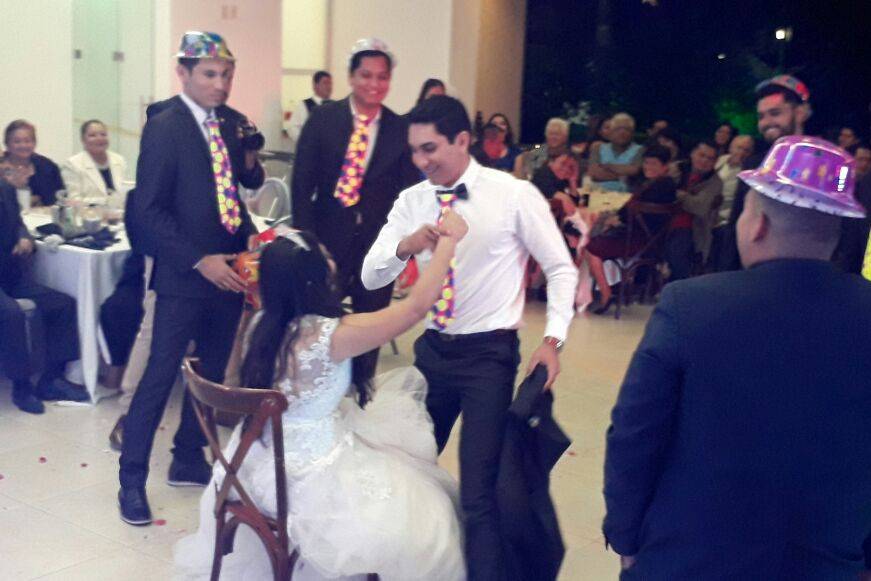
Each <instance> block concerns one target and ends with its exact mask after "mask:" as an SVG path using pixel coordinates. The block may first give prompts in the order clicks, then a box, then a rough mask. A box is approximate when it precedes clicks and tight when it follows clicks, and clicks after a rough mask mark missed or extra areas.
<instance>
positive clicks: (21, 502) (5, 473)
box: [0, 303, 650, 581]
mask: <svg viewBox="0 0 871 581" xmlns="http://www.w3.org/2000/svg"><path fill="white" fill-rule="evenodd" d="M649 314H650V309H649V308H648V307H639V306H637V305H636V306H632V307H631V308H630V309H629V310H628V311H627V312H626V313H625V315H624V316H623V318H622V319H621V320H620V321H615V320H614V319H613V318H612V317H596V316H580V317H578V318H576V319H575V322H574V324H573V326H572V329H571V332H570V336H569V339H568V341H567V346H566V350H565V352H564V353H563V355H562V366H563V372H562V376H561V377H560V379H559V381H558V382H557V386H556V391H555V393H556V414H557V417H558V420H559V421H560V423H561V424H562V426H563V428H564V429H565V430H566V432H567V433H568V434H569V436H570V437H571V438H572V439H573V441H574V443H573V445H572V447H571V448H570V449H569V452H568V453H567V454H566V455H565V456H564V457H563V458H562V459H561V460H560V462H559V464H558V465H557V467H556V469H555V471H554V473H553V481H552V488H551V491H552V494H553V497H554V499H555V502H556V506H557V511H558V514H559V517H560V524H561V527H562V531H563V537H564V539H565V542H566V547H567V552H566V558H565V562H564V564H563V569H562V574H561V577H560V578H561V579H564V580H571V581H584V580H596V581H600V580H603V579H616V577H617V572H618V565H617V558H616V557H615V556H614V554H613V553H608V552H606V551H605V550H604V547H603V543H602V539H601V535H600V532H599V526H600V524H601V521H602V517H603V515H604V504H603V500H602V494H601V489H602V462H603V458H604V434H605V429H606V427H607V425H608V414H609V412H610V409H611V406H612V405H613V403H614V399H615V397H616V394H617V390H618V388H619V384H620V380H621V379H622V376H623V373H624V371H625V369H626V365H627V363H628V361H629V358H630V356H631V354H632V351H633V350H634V348H635V346H636V344H637V343H638V340H639V338H640V336H641V333H642V331H643V328H644V323H645V322H646V320H647V317H648V316H649ZM527 322H528V327H527V328H526V329H524V330H523V331H522V332H521V336H522V350H523V355H524V361H526V359H527V358H528V356H529V354H530V353H531V351H532V349H533V348H534V347H535V346H536V345H537V344H538V341H539V338H540V337H541V334H542V330H543V327H544V305H543V304H542V303H532V304H530V305H529V306H528V307H527ZM418 334H419V329H415V330H413V331H411V332H409V333H407V334H406V335H404V336H403V337H401V338H400V339H399V341H398V344H399V349H400V354H399V355H398V356H394V355H392V353H391V352H390V350H389V349H384V350H383V351H382V353H383V354H382V358H381V368H382V370H387V369H391V368H393V367H398V366H404V365H409V364H410V363H411V360H412V355H411V344H412V342H413V340H414V339H415V338H416V337H417V336H418ZM524 364H525V363H524ZM178 405H179V399H178V394H177V393H176V394H174V396H173V399H172V400H171V403H170V406H169V408H170V409H169V410H168V413H167V417H166V419H165V421H164V423H163V425H161V428H160V431H159V432H158V434H157V439H156V441H155V445H154V455H153V457H152V461H151V474H152V478H151V480H150V482H149V485H148V496H149V499H150V502H151V508H152V510H153V512H154V516H155V519H160V520H158V521H155V523H156V524H155V525H154V526H150V527H145V528H135V527H130V526H128V525H125V524H124V523H122V522H121V521H120V520H119V519H118V513H117V508H116V500H115V498H116V492H117V488H118V485H117V467H118V456H117V454H116V453H114V452H112V451H111V450H109V447H108V435H109V431H110V430H111V428H112V426H113V424H114V422H115V420H116V418H117V415H118V409H119V408H118V403H117V400H107V401H103V402H101V403H100V405H98V406H96V407H60V406H57V405H50V406H49V407H48V410H47V412H46V414H45V415H42V416H31V415H28V414H24V413H21V412H19V411H18V410H17V409H15V408H14V406H13V405H12V403H11V401H10V394H9V385H8V384H7V383H5V382H0V531H2V532H0V580H3V581H14V580H19V579H21V580H24V579H51V580H64V581H72V580H76V579H87V580H88V581H98V580H104V579H105V580H121V579H123V580H125V581H139V580H142V581H145V580H162V579H169V578H170V577H171V560H172V545H173V543H174V542H175V541H176V540H178V539H179V538H180V537H182V536H183V535H185V534H186V533H188V532H190V530H191V528H192V527H194V526H195V523H196V522H197V499H198V497H199V494H200V491H199V490H197V489H178V488H170V487H168V486H167V485H166V484H165V483H164V478H165V473H166V470H167V467H168V464H169V461H170V453H169V449H170V447H171V439H172V434H173V433H174V426H175V423H176V422H177V418H178ZM442 462H443V464H444V466H445V467H446V468H447V469H448V470H450V471H451V472H453V473H454V474H456V467H457V462H456V440H455V439H452V441H451V443H450V444H449V445H448V449H447V450H446V452H445V454H444V455H443V457H442ZM158 523H159V526H158Z"/></svg>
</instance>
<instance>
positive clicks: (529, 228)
mask: <svg viewBox="0 0 871 581" xmlns="http://www.w3.org/2000/svg"><path fill="white" fill-rule="evenodd" d="M409 123H410V126H409V143H410V145H411V149H412V154H413V160H414V164H415V165H416V166H417V167H418V169H420V170H421V171H423V172H424V174H426V176H427V179H426V180H425V181H423V182H421V183H419V184H417V185H415V186H413V187H411V188H408V189H406V190H405V191H403V192H402V193H401V194H400V195H399V198H398V199H397V201H396V202H395V204H394V205H393V209H392V210H391V212H390V214H389V216H388V218H387V224H386V225H385V226H384V228H383V229H382V230H381V232H380V234H379V235H378V238H377V240H376V241H375V244H374V245H373V246H372V248H371V249H370V250H369V253H368V254H367V256H366V258H365V260H364V262H363V270H362V275H361V279H362V282H363V284H364V286H366V288H368V289H376V288H380V287H383V286H385V285H388V284H390V283H391V282H392V281H393V280H394V279H395V278H396V277H397V276H398V275H399V273H400V272H402V270H403V269H404V268H405V264H406V262H407V261H408V259H409V258H410V257H411V256H417V260H418V263H419V264H420V266H421V268H425V267H426V265H427V263H428V261H429V258H430V256H431V251H432V249H433V248H434V246H435V243H436V241H437V240H438V236H439V229H438V218H439V216H440V212H441V211H443V210H445V209H446V208H447V207H452V208H453V209H454V210H455V211H457V212H458V213H459V214H460V215H461V216H463V218H465V220H466V221H467V222H468V224H469V233H468V235H467V237H466V239H465V240H463V242H462V243H461V244H460V245H459V246H458V248H457V256H456V258H455V263H454V265H453V267H452V272H451V273H449V275H448V277H447V278H446V280H445V287H444V288H443V295H442V299H441V300H440V301H439V302H438V303H437V304H436V305H434V308H433V312H432V313H431V317H430V319H429V323H428V325H427V330H426V331H425V332H424V334H423V335H422V336H421V337H420V338H419V339H418V340H417V342H416V343H415V365H416V366H417V367H418V368H419V369H420V370H421V372H422V373H423V374H424V376H425V377H426V379H427V382H428V384H429V391H428V394H427V408H428V410H429V413H430V415H431V416H432V418H433V422H434V424H435V436H436V441H437V443H438V446H439V450H440V451H441V450H442V449H443V448H444V446H445V444H446V443H447V441H448V437H449V436H450V433H451V429H452V427H453V425H454V423H455V422H456V420H457V417H458V416H459V414H460V413H461V412H462V414H463V424H462V431H461V434H460V475H461V480H460V496H461V501H462V505H463V511H464V513H465V527H466V559H467V565H468V567H469V578H470V579H472V580H479V579H487V580H490V579H493V580H497V579H498V580H501V579H504V578H505V575H506V571H505V570H504V560H503V559H501V558H500V557H499V554H500V552H501V551H502V545H501V543H502V541H501V533H500V530H499V515H498V512H497V507H496V498H495V484H496V476H497V471H498V464H499V455H500V452H501V449H502V440H503V436H504V432H505V417H506V411H507V409H508V406H509V405H510V403H511V397H512V394H513V390H514V382H515V379H516V374H517V367H518V365H519V363H520V352H519V341H518V337H517V329H518V328H519V327H520V326H521V325H522V316H523V307H524V294H525V293H524V290H525V289H524V273H525V269H526V262H527V259H528V258H529V256H530V255H532V256H533V257H534V258H535V260H536V261H537V262H538V263H539V264H541V266H542V269H543V271H544V273H545V275H546V276H547V283H548V305H547V307H548V308H547V327H546V329H545V337H544V339H543V342H542V344H541V345H540V346H539V347H538V349H537V350H536V351H535V353H533V355H532V358H531V361H530V364H529V370H531V369H532V368H533V367H535V365H536V364H538V363H542V364H544V365H545V366H546V367H547V369H548V381H547V387H548V388H549V387H550V386H551V385H552V384H553V381H554V379H556V376H557V374H558V373H559V357H558V352H559V350H560V348H561V347H562V344H563V341H564V340H565V338H566V333H567V331H568V326H569V323H570V322H571V319H572V316H573V314H574V310H573V297H574V292H575V287H576V284H577V273H576V270H575V268H574V266H573V264H572V261H571V258H570V256H569V253H568V250H567V249H566V246H565V243H564V242H563V239H562V236H561V235H560V233H559V230H558V228H557V225H556V223H555V222H554V219H553V217H552V216H551V213H550V210H549V208H548V204H547V202H546V201H545V199H544V197H543V196H542V195H541V193H540V192H539V191H538V190H537V189H536V188H535V187H534V186H533V185H531V184H530V183H529V182H526V181H521V180H518V179H516V178H514V177H512V176H511V175H509V174H506V173H504V172H500V171H497V170H493V169H488V168H485V167H482V166H481V165H479V164H478V163H477V162H476V161H475V160H474V159H472V158H471V156H470V155H469V142H470V139H471V125H470V123H469V117H468V114H467V112H466V109H465V107H464V106H463V104H462V103H461V102H460V101H459V100H457V99H454V98H452V97H446V96H436V97H432V98H430V99H428V100H426V101H424V102H423V103H421V104H420V105H418V106H417V107H415V108H414V109H413V110H412V112H411V113H410V114H409Z"/></svg>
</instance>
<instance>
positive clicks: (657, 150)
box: [641, 143, 671, 164]
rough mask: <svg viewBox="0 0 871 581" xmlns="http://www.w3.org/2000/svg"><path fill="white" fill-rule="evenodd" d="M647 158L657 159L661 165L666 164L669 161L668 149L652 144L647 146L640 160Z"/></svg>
mask: <svg viewBox="0 0 871 581" xmlns="http://www.w3.org/2000/svg"><path fill="white" fill-rule="evenodd" d="M648 157H652V158H654V159H658V160H659V161H660V162H662V163H663V164H667V163H668V162H669V161H671V151H669V149H668V148H667V147H665V146H664V145H659V144H658V143H654V144H652V145H650V146H648V147H647V148H646V149H645V150H644V153H643V154H642V155H641V158H642V159H646V158H648Z"/></svg>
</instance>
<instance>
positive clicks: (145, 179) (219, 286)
mask: <svg viewBox="0 0 871 581" xmlns="http://www.w3.org/2000/svg"><path fill="white" fill-rule="evenodd" d="M177 56H178V59H179V64H178V67H177V69H176V71H177V73H178V76H179V79H180V80H181V83H182V87H183V92H182V94H181V95H178V96H177V97H174V98H172V99H170V100H168V101H164V102H163V103H161V105H160V106H159V107H155V108H154V109H152V111H151V112H150V113H151V115H150V116H149V119H148V122H147V123H146V124H145V129H144V130H143V133H142V143H141V146H140V153H139V162H138V165H137V168H136V190H135V191H134V192H133V193H132V194H131V195H132V196H133V198H132V201H131V213H132V214H133V216H132V222H133V223H132V224H131V225H130V226H129V228H130V229H131V231H132V232H134V233H136V234H137V236H136V237H135V238H136V241H137V244H138V245H139V246H140V247H141V249H143V250H144V251H145V253H146V254H149V255H152V256H153V257H154V274H153V277H152V282H151V284H152V287H153V288H154V290H155V292H156V294H157V300H156V304H155V313H154V331H153V337H152V342H151V353H150V356H149V359H148V364H147V366H146V369H145V374H144V375H143V377H142V380H141V381H140V383H139V386H138V388H137V389H136V394H135V395H134V397H133V401H132V402H131V404H130V411H129V412H128V414H127V416H126V417H125V418H124V438H123V446H122V451H121V462H120V463H121V469H120V480H121V490H120V492H119V493H118V501H119V505H120V509H121V519H122V520H124V521H125V522H127V523H129V524H134V525H145V524H149V523H150V522H151V511H150V509H149V506H148V500H147V497H146V495H145V481H146V479H147V477H148V462H149V457H150V456H151V447H152V444H153V443H154V435H155V431H156V430H157V427H158V425H159V423H160V420H161V417H162V416H163V411H164V408H165V407H166V402H167V400H168V398H169V394H170V392H171V390H172V385H173V383H174V381H175V378H176V375H177V373H178V369H179V365H180V363H181V359H182V357H183V356H184V354H185V350H186V349H187V346H188V343H189V342H190V341H191V340H194V341H196V344H197V355H198V356H199V357H200V360H201V364H202V370H203V375H204V376H205V377H206V378H207V379H210V380H212V381H216V382H220V381H222V380H223V378H224V369H225V367H226V365H227V359H228V358H229V355H230V350H231V348H232V346H233V340H234V338H235V334H236V329H237V326H238V323H239V317H240V316H241V313H242V294H241V293H242V291H243V290H244V282H243V281H242V279H241V278H240V277H239V276H238V275H237V274H236V273H235V272H234V271H233V269H232V268H231V267H230V265H229V264H228V263H229V261H231V260H232V259H233V258H234V257H235V255H236V253H238V252H239V251H242V250H245V248H246V247H247V246H248V245H249V244H250V240H251V238H252V237H253V236H255V235H256V233H257V232H256V229H255V227H254V225H253V224H252V222H251V218H250V216H249V215H248V212H247V210H246V208H245V206H244V204H242V203H240V202H241V200H240V196H239V192H238V187H239V184H240V183H241V184H242V185H244V186H245V187H247V188H258V187H260V185H262V183H263V178H264V173H263V168H262V167H261V166H260V164H259V163H258V162H257V153H256V151H255V150H252V149H246V148H245V146H244V144H243V139H242V138H243V129H242V128H243V126H247V125H248V123H247V120H246V119H245V118H244V117H243V116H242V115H241V114H240V113H239V112H238V111H235V110H233V109H231V108H229V107H227V106H226V105H225V103H226V101H227V98H228V97H229V94H230V88H231V86H232V83H233V73H234V70H235V62H234V58H233V55H232V53H230V51H229V49H228V48H227V45H226V43H225V42H224V40H223V39H222V38H221V37H220V36H218V35H217V34H213V33H208V32H189V33H187V34H185V36H184V38H183V40H182V46H181V50H180V51H179V53H178V55H177ZM205 443H206V441H205V437H204V436H203V433H202V431H201V430H200V426H199V424H198V422H197V419H196V416H195V414H194V411H193V407H192V405H191V402H190V396H189V395H188V394H185V398H184V403H183V406H182V412H181V423H180V425H179V428H178V431H177V432H176V434H175V438H174V440H173V445H174V448H173V461H172V464H171V465H170V468H169V475H168V478H167V483H168V484H170V485H171V486H205V485H206V484H207V483H208V481H209V479H210V477H211V467H210V466H209V465H208V464H207V463H206V461H205V457H204V455H203V446H204V445H205Z"/></svg>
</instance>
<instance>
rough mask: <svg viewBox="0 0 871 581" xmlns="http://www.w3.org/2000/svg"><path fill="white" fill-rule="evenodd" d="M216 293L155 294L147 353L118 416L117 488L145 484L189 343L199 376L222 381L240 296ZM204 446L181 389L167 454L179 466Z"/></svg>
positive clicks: (199, 457) (198, 457)
mask: <svg viewBox="0 0 871 581" xmlns="http://www.w3.org/2000/svg"><path fill="white" fill-rule="evenodd" d="M222 294H223V295H225V296H221V297H218V298H210V299H203V298H189V297H177V296H168V295H162V294H158V295H157V302H156V304H155V311H154V332H153V335H152V339H151V353H150V355H149V357H148V364H147V366H146V368H145V374H144V375H143V376H142V381H140V382H139V387H138V388H137V389H136V394H135V395H134V396H133V401H132V402H131V403H130V411H128V412H127V417H126V418H124V448H123V450H122V452H121V462H120V463H121V470H120V480H121V486H123V487H125V488H130V487H132V488H140V487H144V486H145V481H146V479H147V478H148V462H149V458H150V456H151V447H152V445H153V444H154V435H155V432H156V431H157V427H158V425H159V424H160V420H161V418H162V417H163V412H164V408H166V402H167V400H168V399H169V395H170V392H171V391H172V386H173V384H174V383H175V378H176V375H177V374H178V371H179V367H180V365H181V360H182V358H183V357H184V355H185V352H186V350H187V346H188V343H190V341H192V340H193V341H196V343H197V356H198V357H199V358H200V364H201V369H202V374H203V376H204V377H205V378H206V379H208V380H210V381H214V382H217V383H220V382H222V381H223V380H224V370H225V369H226V367H227V360H228V359H229V357H230V350H231V349H232V348H233V340H234V338H235V336H236V329H237V327H238V325H239V317H240V316H241V314H242V295H237V294H233V293H229V292H228V293H222ZM205 445H206V438H205V436H204V435H203V432H202V430H201V428H200V425H199V422H197V418H196V415H195V414H194V410H193V406H192V404H191V401H190V394H188V393H187V391H186V392H185V395H184V403H183V405H182V410H181V422H180V424H179V427H178V431H176V433H175V438H174V439H173V446H174V447H173V451H172V453H173V455H174V456H175V458H176V459H177V460H179V461H181V462H185V463H193V462H199V461H202V460H203V458H204V456H203V446H205Z"/></svg>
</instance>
